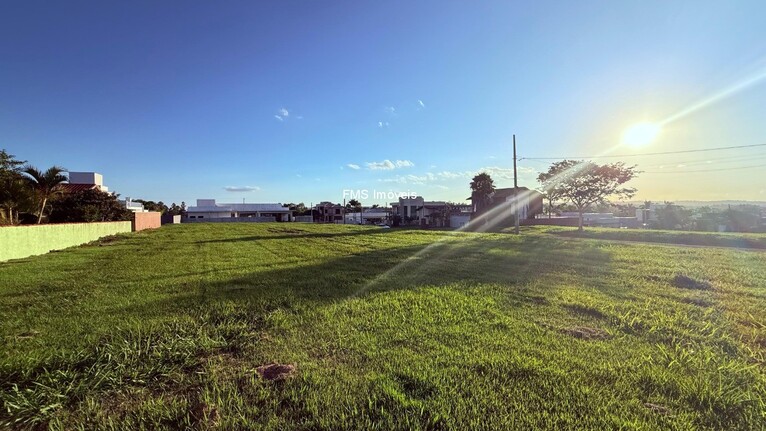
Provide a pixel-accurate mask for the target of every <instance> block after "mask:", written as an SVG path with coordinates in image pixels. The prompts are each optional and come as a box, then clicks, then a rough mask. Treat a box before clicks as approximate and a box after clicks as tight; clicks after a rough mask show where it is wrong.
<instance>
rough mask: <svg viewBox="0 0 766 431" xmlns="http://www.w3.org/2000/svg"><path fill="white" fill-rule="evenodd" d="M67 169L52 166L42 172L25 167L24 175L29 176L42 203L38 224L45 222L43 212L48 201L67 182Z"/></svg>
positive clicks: (28, 179) (32, 167)
mask: <svg viewBox="0 0 766 431" xmlns="http://www.w3.org/2000/svg"><path fill="white" fill-rule="evenodd" d="M64 172H66V169H64V168H62V167H60V166H52V167H50V168H48V170H47V171H45V172H42V171H40V170H39V169H37V168H35V167H34V166H31V165H27V166H25V167H24V173H25V174H26V175H27V181H29V185H30V186H31V187H32V188H33V189H34V190H35V195H36V197H37V199H39V201H40V212H38V213H37V224H40V222H41V221H42V220H43V212H44V211H45V205H46V204H47V203H48V199H50V198H51V197H53V196H54V195H55V194H56V193H58V192H59V185H60V184H61V183H63V182H65V181H66V180H67V177H66V175H63V173H64Z"/></svg>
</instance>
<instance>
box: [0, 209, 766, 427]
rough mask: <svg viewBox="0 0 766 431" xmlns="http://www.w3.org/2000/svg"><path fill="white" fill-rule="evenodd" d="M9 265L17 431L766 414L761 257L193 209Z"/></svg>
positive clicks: (9, 355)
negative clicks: (280, 369) (158, 223)
mask: <svg viewBox="0 0 766 431" xmlns="http://www.w3.org/2000/svg"><path fill="white" fill-rule="evenodd" d="M0 280H2V283H0V336H2V346H3V347H2V349H1V351H0V404H1V405H2V410H0V429H2V428H11V429H17V428H18V429H27V428H38V427H49V428H52V429H62V430H63V429H66V430H70V429H78V428H82V429H110V428H113V429H160V428H188V429H247V428H252V429H273V430H291V429H301V430H304V429H328V430H338V429H348V430H361V429H381V430H389V429H403V430H404V429H455V430H463V429H509V430H514V429H518V430H527V429H535V428H541V429H599V430H605V429H657V430H667V429H677V430H689V429H764V427H765V425H764V424H766V368H765V367H766V252H763V251H757V250H752V251H746V250H738V249H725V248H709V249H705V248H690V247H673V246H667V245H650V244H638V243H636V244H630V243H622V242H609V241H608V240H601V239H582V240H576V241H574V240H571V239H568V238H561V237H559V236H557V235H552V234H551V233H550V232H549V231H548V230H545V229H525V231H524V235H522V236H520V237H519V236H514V235H508V234H503V233H494V234H479V233H451V232H445V231H433V232H429V231H419V230H396V229H390V230H383V229H379V228H364V227H355V226H313V225H303V224H297V223H294V224H245V223H243V224H188V225H173V226H166V227H163V228H162V229H160V230H157V231H150V232H141V233H136V234H130V235H125V236H120V237H117V238H114V239H109V240H102V241H100V242H99V243H96V244H91V245H87V246H82V247H78V248H73V249H69V250H65V251H62V252H56V253H51V254H48V255H45V256H38V257H32V258H28V259H22V260H17V261H11V262H7V263H2V264H0ZM272 362H276V363H281V364H291V365H294V366H295V372H294V374H293V375H292V376H290V377H288V378H286V379H284V380H281V381H267V380H265V379H262V378H261V377H259V375H258V373H257V372H256V369H257V368H258V367H259V366H261V365H264V364H269V363H272Z"/></svg>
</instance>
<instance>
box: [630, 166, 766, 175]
mask: <svg viewBox="0 0 766 431" xmlns="http://www.w3.org/2000/svg"><path fill="white" fill-rule="evenodd" d="M763 167H766V165H751V166H735V167H732V168H720V169H695V170H691V171H664V172H663V171H657V172H641V173H642V174H691V173H694V172H719V171H738V170H740V169H752V168H763Z"/></svg>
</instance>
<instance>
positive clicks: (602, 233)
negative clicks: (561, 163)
mask: <svg viewBox="0 0 766 431" xmlns="http://www.w3.org/2000/svg"><path fill="white" fill-rule="evenodd" d="M535 229H536V230H537V231H538V232H543V231H544V232H548V233H551V234H554V235H559V236H562V237H573V238H591V239H608V240H617V241H639V242H656V243H663V244H682V245H694V246H701V247H733V248H754V249H760V250H766V234H759V233H718V232H687V231H678V230H655V229H615V228H590V227H589V228H586V229H585V230H584V231H583V232H578V231H577V229H576V228H568V227H558V226H549V227H545V228H541V227H540V228H535ZM511 230H512V229H503V231H504V232H510V231H511Z"/></svg>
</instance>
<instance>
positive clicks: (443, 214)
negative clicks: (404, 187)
mask: <svg viewBox="0 0 766 431" xmlns="http://www.w3.org/2000/svg"><path fill="white" fill-rule="evenodd" d="M391 211H392V214H393V215H395V216H399V217H400V218H401V222H402V224H417V225H421V226H432V227H446V226H450V224H451V222H450V215H451V214H453V213H462V212H464V211H470V207H469V206H468V205H458V206H454V205H450V204H448V203H447V202H443V201H426V200H424V199H423V197H422V196H417V197H414V198H399V202H394V203H392V204H391Z"/></svg>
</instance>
